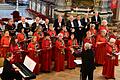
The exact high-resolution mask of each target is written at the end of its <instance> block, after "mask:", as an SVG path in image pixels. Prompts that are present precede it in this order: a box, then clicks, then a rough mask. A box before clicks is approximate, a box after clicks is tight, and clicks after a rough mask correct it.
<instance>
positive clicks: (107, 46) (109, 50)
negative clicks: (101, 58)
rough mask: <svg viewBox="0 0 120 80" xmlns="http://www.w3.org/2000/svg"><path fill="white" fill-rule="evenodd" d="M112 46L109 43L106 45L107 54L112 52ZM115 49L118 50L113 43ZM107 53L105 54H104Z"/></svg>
mask: <svg viewBox="0 0 120 80" xmlns="http://www.w3.org/2000/svg"><path fill="white" fill-rule="evenodd" d="M112 50H113V46H111V45H110V44H109V43H108V44H107V45H106V52H107V53H108V54H112ZM115 51H116V53H117V52H118V48H117V45H115ZM106 55H107V54H106Z"/></svg>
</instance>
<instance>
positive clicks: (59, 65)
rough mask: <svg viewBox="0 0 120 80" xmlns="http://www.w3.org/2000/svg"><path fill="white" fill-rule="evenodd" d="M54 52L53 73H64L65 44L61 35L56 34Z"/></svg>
mask: <svg viewBox="0 0 120 80" xmlns="http://www.w3.org/2000/svg"><path fill="white" fill-rule="evenodd" d="M55 45H56V50H55V52H56V53H55V71H57V72H59V71H64V69H65V67H64V56H65V51H64V49H65V43H64V40H63V34H61V33H59V34H58V39H57V40H56V43H55Z"/></svg>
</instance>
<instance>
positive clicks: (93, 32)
mask: <svg viewBox="0 0 120 80" xmlns="http://www.w3.org/2000/svg"><path fill="white" fill-rule="evenodd" d="M89 31H90V32H91V34H92V35H93V34H94V35H96V33H97V31H96V30H95V29H90V30H89Z"/></svg>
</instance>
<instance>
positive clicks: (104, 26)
mask: <svg viewBox="0 0 120 80" xmlns="http://www.w3.org/2000/svg"><path fill="white" fill-rule="evenodd" d="M107 24H108V22H107V20H103V21H102V23H101V25H100V27H99V29H98V32H99V33H100V32H101V31H102V30H106V31H107V32H109V29H108V27H107Z"/></svg>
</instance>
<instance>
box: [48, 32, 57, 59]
mask: <svg viewBox="0 0 120 80" xmlns="http://www.w3.org/2000/svg"><path fill="white" fill-rule="evenodd" d="M48 34H49V35H50V37H51V41H52V60H54V59H55V41H56V31H55V30H54V31H52V30H48Z"/></svg>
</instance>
